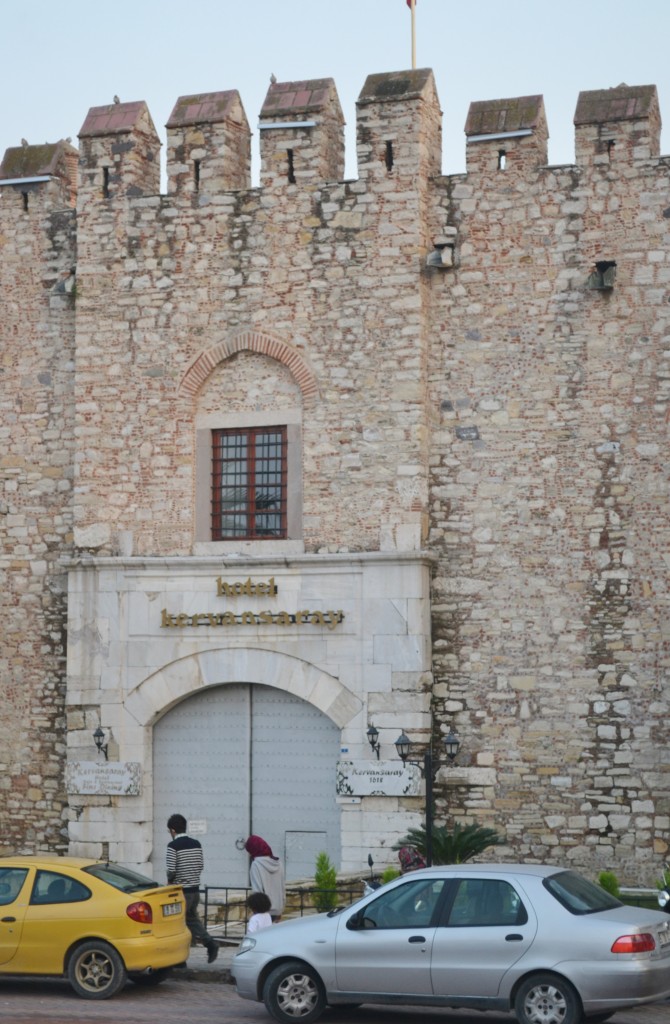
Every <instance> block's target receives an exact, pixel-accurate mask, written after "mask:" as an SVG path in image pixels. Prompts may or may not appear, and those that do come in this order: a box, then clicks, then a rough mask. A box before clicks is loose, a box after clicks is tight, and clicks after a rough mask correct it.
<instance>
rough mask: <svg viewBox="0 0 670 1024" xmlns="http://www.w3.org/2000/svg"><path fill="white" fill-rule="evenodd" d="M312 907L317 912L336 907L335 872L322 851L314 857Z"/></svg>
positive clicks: (326, 855) (328, 858) (329, 860)
mask: <svg viewBox="0 0 670 1024" xmlns="http://www.w3.org/2000/svg"><path fill="white" fill-rule="evenodd" d="M314 881H315V883H316V889H317V891H316V892H315V893H314V906H315V907H316V909H317V910H318V911H319V912H323V911H325V910H332V909H333V908H334V907H336V906H337V871H336V870H335V866H334V865H333V863H332V861H331V859H330V857H329V856H328V854H327V853H326V852H325V851H324V850H322V851H321V853H317V855H316V870H315V872H314Z"/></svg>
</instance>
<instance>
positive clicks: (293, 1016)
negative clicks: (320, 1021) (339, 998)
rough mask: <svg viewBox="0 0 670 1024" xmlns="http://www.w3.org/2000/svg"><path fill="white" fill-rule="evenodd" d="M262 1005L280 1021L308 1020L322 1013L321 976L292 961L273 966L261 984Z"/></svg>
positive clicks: (304, 1022)
mask: <svg viewBox="0 0 670 1024" xmlns="http://www.w3.org/2000/svg"><path fill="white" fill-rule="evenodd" d="M263 1002H264V1003H265V1009H266V1010H267V1011H268V1013H269V1014H271V1015H272V1016H273V1017H274V1019H275V1020H278V1021H280V1024H294V1022H295V1021H302V1024H311V1021H314V1020H317V1018H318V1017H320V1016H321V1014H322V1013H323V1010H324V1007H325V1005H326V997H325V994H324V991H323V985H322V984H321V979H320V978H319V977H318V975H317V974H315V972H314V971H312V970H311V968H309V967H307V966H306V965H305V964H300V963H297V962H295V961H289V962H288V963H285V964H281V965H280V966H279V967H275V969H274V971H272V972H271V973H270V974H269V975H268V977H267V979H266V981H265V984H264V985H263Z"/></svg>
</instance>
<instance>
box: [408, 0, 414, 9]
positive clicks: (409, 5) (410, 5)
mask: <svg viewBox="0 0 670 1024" xmlns="http://www.w3.org/2000/svg"><path fill="white" fill-rule="evenodd" d="M407 6H408V7H409V8H410V10H411V8H412V0H407ZM414 6H415V7H416V0H414Z"/></svg>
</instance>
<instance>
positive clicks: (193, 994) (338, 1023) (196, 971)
mask: <svg viewBox="0 0 670 1024" xmlns="http://www.w3.org/2000/svg"><path fill="white" fill-rule="evenodd" d="M233 953H234V950H231V949H223V950H222V951H221V954H220V956H219V959H218V960H217V961H216V962H215V963H214V964H208V963H207V960H206V954H205V951H204V949H197V950H193V951H192V954H191V956H190V958H189V962H188V966H187V967H186V968H185V969H184V970H180V971H175V974H174V978H171V979H169V980H168V981H165V982H164V983H163V984H162V985H159V986H158V987H157V988H155V989H146V988H138V987H137V986H135V985H131V984H129V985H127V986H126V988H125V989H124V990H123V991H122V992H120V993H119V995H117V996H115V997H114V998H113V999H109V1000H104V1001H102V1002H99V1003H93V1002H90V1001H87V1000H84V999H80V998H78V997H77V996H75V995H74V993H73V992H72V990H71V989H70V987H69V985H68V984H67V982H65V981H60V980H58V981H53V980H52V981H46V980H42V979H40V980H37V979H32V980H30V981H27V980H26V979H17V978H10V977H3V978H1V979H0V1020H1V1021H2V1022H3V1024H103V1022H107V1024H120V1022H128V1024H189V1022H191V1021H194V1022H196V1024H273V1022H272V1018H271V1017H270V1016H269V1015H268V1014H267V1013H266V1011H265V1008H264V1007H263V1005H262V1004H260V1003H250V1002H247V1001H246V1000H244V999H240V998H239V997H238V995H237V993H236V992H235V989H234V987H233V985H232V984H230V961H231V959H232V956H233ZM512 1021H513V1018H512V1017H511V1016H507V1015H505V1014H494V1013H487V1014H481V1013H475V1012H463V1011H460V1010H433V1009H421V1010H417V1009H414V1008H404V1007H388V1006H364V1007H361V1009H360V1010H355V1011H352V1010H339V1011H338V1010H337V1009H336V1008H333V1009H328V1010H326V1012H325V1013H324V1015H323V1018H322V1022H323V1024H512ZM669 1022H670V1003H664V1004H656V1005H654V1006H647V1007H643V1008H641V1009H639V1010H635V1011H629V1010H626V1011H622V1012H621V1013H618V1014H616V1016H615V1017H614V1018H613V1019H612V1024H669Z"/></svg>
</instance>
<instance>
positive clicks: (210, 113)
mask: <svg viewBox="0 0 670 1024" xmlns="http://www.w3.org/2000/svg"><path fill="white" fill-rule="evenodd" d="M240 114H242V117H243V118H244V120H246V118H245V117H244V108H243V107H242V101H241V99H240V94H239V92H238V91H237V90H236V89H228V90H227V91H225V92H202V93H199V94H198V95H197V96H180V97H179V99H178V100H177V102H176V103H175V105H174V109H173V111H172V113H171V114H170V118H169V120H168V123H167V125H166V127H167V128H180V127H183V126H185V125H189V124H203V123H204V124H219V123H220V122H221V121H227V120H228V119H229V118H233V117H235V115H237V116H236V119H237V120H239V117H240Z"/></svg>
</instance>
